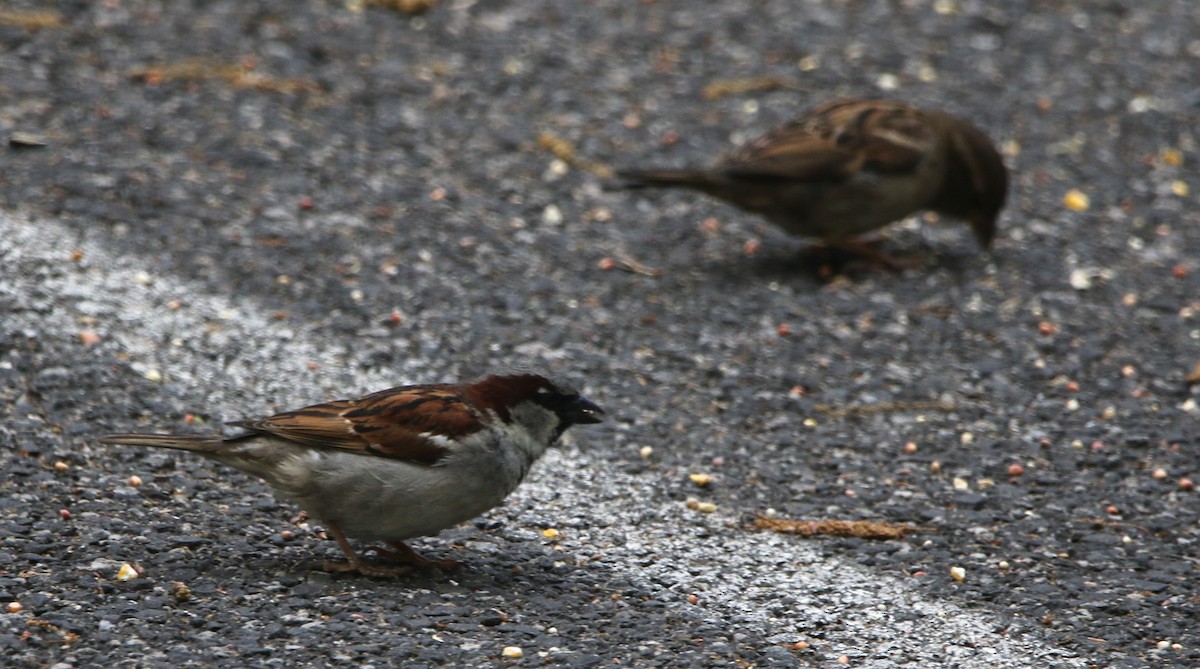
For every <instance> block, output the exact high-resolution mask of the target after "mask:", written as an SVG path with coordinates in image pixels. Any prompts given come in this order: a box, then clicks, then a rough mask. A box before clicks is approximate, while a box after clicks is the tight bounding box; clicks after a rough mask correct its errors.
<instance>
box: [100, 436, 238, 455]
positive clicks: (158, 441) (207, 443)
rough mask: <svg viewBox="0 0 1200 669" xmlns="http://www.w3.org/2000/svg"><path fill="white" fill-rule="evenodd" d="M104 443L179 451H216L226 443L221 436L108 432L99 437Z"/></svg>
mask: <svg viewBox="0 0 1200 669" xmlns="http://www.w3.org/2000/svg"><path fill="white" fill-rule="evenodd" d="M97 441H99V442H100V443H102V444H123V445H126V446H150V447H152V448H172V449H175V450H177V451H194V452H196V453H210V454H211V453H215V452H216V451H218V450H220V448H221V445H222V444H224V443H225V441H224V440H223V439H221V438H220V437H183V436H176V435H173V434H106V435H104V436H103V437H100V438H99V439H97Z"/></svg>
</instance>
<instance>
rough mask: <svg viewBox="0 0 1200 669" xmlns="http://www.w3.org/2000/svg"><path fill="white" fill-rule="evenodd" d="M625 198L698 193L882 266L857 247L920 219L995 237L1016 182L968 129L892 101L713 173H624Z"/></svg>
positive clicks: (788, 134)
mask: <svg viewBox="0 0 1200 669" xmlns="http://www.w3.org/2000/svg"><path fill="white" fill-rule="evenodd" d="M617 175H618V176H619V177H621V178H622V179H624V183H623V184H622V186H623V187H625V188H646V187H680V188H691V189H693V190H698V191H701V192H703V193H706V194H708V195H711V196H713V197H717V198H720V199H722V200H725V201H727V202H729V203H731V204H733V205H735V206H737V207H740V208H741V209H744V210H746V211H749V212H752V213H755V214H759V215H761V216H764V217H765V218H767V219H768V220H770V221H771V222H772V223H774V224H776V225H778V226H779V227H781V228H783V229H784V230H786V231H787V232H789V233H791V234H793V235H798V236H802V237H815V238H817V239H820V240H821V241H822V242H824V244H825V245H827V246H830V247H833V248H840V249H844V250H847V251H850V252H853V253H856V254H859V255H867V256H871V257H873V258H876V259H879V260H884V261H885V262H886V264H888V265H892V266H897V263H896V262H895V261H894V259H890V258H887V257H886V256H883V255H882V254H880V253H879V252H877V251H874V250H872V249H870V248H869V247H868V246H867V245H865V244H864V243H863V242H861V241H860V240H856V239H855V237H856V236H857V235H860V234H862V233H865V232H868V231H870V230H874V229H877V228H881V227H883V226H885V225H887V224H888V223H890V222H892V221H895V220H898V219H901V218H904V217H906V216H908V215H910V214H912V213H914V212H916V211H918V210H920V209H931V210H933V211H936V212H938V213H939V214H945V215H948V216H954V217H958V218H963V219H966V221H967V223H968V224H969V225H970V226H971V230H972V231H973V232H974V233H975V238H976V239H977V240H978V241H979V244H980V246H982V247H984V248H987V247H988V246H989V245H990V244H991V242H992V238H993V237H994V236H995V234H996V217H997V216H998V215H999V213H1000V209H1001V208H1002V207H1003V206H1004V198H1005V196H1006V194H1007V191H1008V172H1007V170H1006V169H1005V167H1004V163H1003V162H1002V161H1001V159H1000V154H999V153H997V151H996V148H995V147H994V146H993V145H992V142H991V141H990V140H989V139H988V138H987V136H986V135H984V134H983V132H982V131H980V130H979V129H978V128H976V127H975V126H974V125H971V124H970V123H969V122H967V121H965V120H963V119H960V118H956V117H954V116H951V115H949V114H946V113H944V112H940V111H934V110H925V109H917V108H915V107H912V106H909V105H907V104H904V103H902V102H894V101H888V100H856V99H846V100H835V101H832V102H827V103H825V104H823V105H820V106H818V107H816V108H815V109H813V110H811V111H809V112H808V113H806V114H804V115H802V116H800V117H799V118H797V119H795V120H794V121H791V122H790V123H787V124H785V125H783V126H781V127H779V128H777V129H775V130H773V131H771V132H768V133H767V134H765V135H762V136H761V137H759V138H757V139H754V140H752V141H750V142H747V143H746V144H744V145H742V146H741V147H739V148H737V149H735V150H734V151H733V153H731V154H730V155H729V156H728V157H726V158H724V159H723V160H721V161H720V162H718V163H717V164H716V165H715V166H714V167H712V168H709V169H701V170H691V169H647V170H619V171H618V172H617Z"/></svg>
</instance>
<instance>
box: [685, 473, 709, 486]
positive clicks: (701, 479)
mask: <svg viewBox="0 0 1200 669" xmlns="http://www.w3.org/2000/svg"><path fill="white" fill-rule="evenodd" d="M688 479H689V480H690V481H691V482H692V483H695V484H696V485H698V486H700V487H701V488H705V487H708V486H709V485H711V484H712V481H713V477H712V475H710V474H688Z"/></svg>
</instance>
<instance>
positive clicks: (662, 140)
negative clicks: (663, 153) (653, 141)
mask: <svg viewBox="0 0 1200 669" xmlns="http://www.w3.org/2000/svg"><path fill="white" fill-rule="evenodd" d="M678 141H679V133H677V132H675V131H674V130H668V131H666V132H664V133H663V134H662V137H659V138H658V143H659V144H662V145H663V146H672V145H674V144H675V143H676V142H678Z"/></svg>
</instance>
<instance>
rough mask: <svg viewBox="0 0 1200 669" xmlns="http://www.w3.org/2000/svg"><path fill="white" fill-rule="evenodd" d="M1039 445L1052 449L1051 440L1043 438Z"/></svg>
mask: <svg viewBox="0 0 1200 669" xmlns="http://www.w3.org/2000/svg"><path fill="white" fill-rule="evenodd" d="M1038 445H1040V446H1041V447H1042V448H1050V440H1049V439H1047V438H1045V437H1042V440H1041V441H1039V442H1038Z"/></svg>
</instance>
